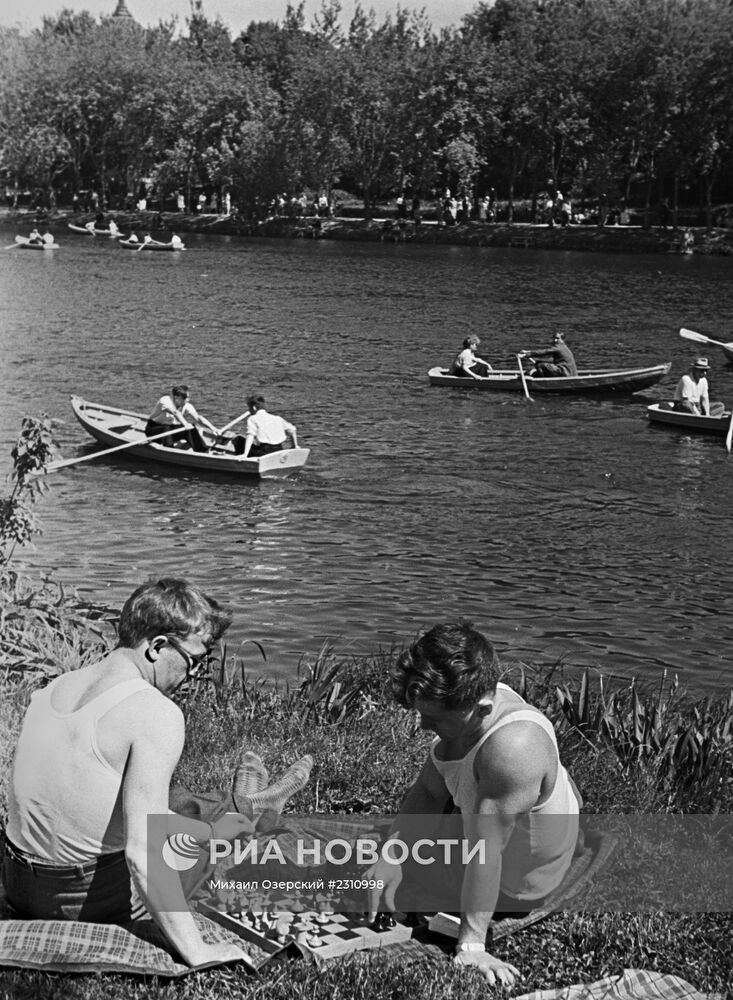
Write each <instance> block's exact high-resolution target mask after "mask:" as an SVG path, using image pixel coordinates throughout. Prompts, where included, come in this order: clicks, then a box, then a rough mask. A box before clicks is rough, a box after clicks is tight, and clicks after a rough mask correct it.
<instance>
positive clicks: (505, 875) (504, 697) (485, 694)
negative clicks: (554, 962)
mask: <svg viewBox="0 0 733 1000" xmlns="http://www.w3.org/2000/svg"><path fill="white" fill-rule="evenodd" d="M498 669H499V663H498V659H497V656H496V653H495V651H494V648H493V646H492V645H491V643H490V642H489V641H488V639H487V638H486V637H485V636H484V635H483V634H482V633H481V632H478V631H477V630H476V629H474V628H473V626H472V625H471V624H470V623H468V622H465V621H459V622H449V623H447V624H443V625H436V626H435V627H434V628H432V629H430V631H428V632H426V633H425V634H424V635H423V636H422V637H421V638H420V639H418V640H417V641H416V642H415V643H414V644H413V645H412V646H411V647H410V648H409V649H408V650H406V651H405V652H403V653H402V654H401V655H400V657H399V658H398V660H397V663H396V665H395V667H394V669H393V672H392V689H393V692H394V694H395V697H396V698H397V700H398V701H399V702H400V704H402V705H404V706H405V707H406V708H410V709H412V710H414V711H416V712H418V713H419V715H420V727H421V728H422V729H426V730H432V731H433V732H434V733H435V734H436V736H435V739H434V741H433V744H432V747H431V750H430V754H429V756H428V758H427V760H426V762H425V764H424V766H423V768H422V770H421V772H420V774H419V776H418V778H417V781H416V782H415V784H414V785H413V786H412V787H411V788H410V790H409V791H408V793H407V796H406V797H405V799H404V801H403V803H402V806H401V808H400V814H399V816H398V817H397V819H396V820H395V823H394V824H393V828H392V832H391V833H390V837H392V838H396V839H399V838H400V833H401V832H403V831H405V830H408V829H416V830H417V833H418V836H420V837H426V836H430V832H434V833H437V835H438V837H439V836H440V830H441V824H442V825H444V826H445V825H446V824H447V823H448V821H449V820H450V819H451V814H453V817H452V819H453V822H454V823H455V818H456V817H455V813H456V812H457V813H459V814H460V824H461V828H462V835H463V837H464V838H465V839H466V841H468V842H470V843H478V842H479V841H480V842H482V844H483V847H484V852H483V857H481V856H480V855H479V854H475V855H474V856H473V857H471V858H470V859H469V860H468V861H467V862H466V863H465V865H459V866H458V867H456V866H451V867H449V868H447V869H444V874H443V875H442V876H437V875H436V868H435V867H433V868H432V869H431V870H430V872H429V874H426V868H425V867H422V868H420V869H419V870H418V868H419V866H416V865H414V864H412V865H408V864H405V865H399V864H396V863H390V862H389V861H387V860H380V861H379V862H378V863H377V865H375V866H374V867H373V868H372V869H370V872H369V874H368V877H369V878H370V879H372V878H373V879H375V880H382V882H383V883H384V886H385V888H384V890H383V894H384V902H385V904H386V908H387V909H395V908H397V909H400V910H418V909H420V908H422V909H423V910H425V909H435V908H436V907H434V906H433V907H430V906H429V905H427V906H422V907H421V905H420V903H419V900H421V899H422V900H423V902H427V903H428V904H429V898H428V897H427V896H426V893H427V894H428V895H429V893H430V891H431V889H430V888H429V887H430V886H431V885H432V886H433V887H435V886H437V882H436V881H433V882H432V883H431V881H430V880H431V879H433V880H435V879H436V878H438V877H440V878H442V879H443V882H444V883H445V886H447V889H445V887H443V888H442V889H441V891H447V892H449V893H450V894H451V895H452V896H453V898H454V899H455V906H454V907H453V909H454V910H455V911H457V912H460V924H459V927H458V941H457V945H456V953H455V961H456V962H457V963H458V964H460V965H474V966H476V967H477V968H478V969H479V970H480V971H481V972H482V973H483V974H484V975H485V976H486V978H487V979H488V981H489V983H491V984H492V985H494V984H495V983H503V984H504V985H507V986H511V985H512V984H513V983H514V982H515V979H516V977H517V976H518V975H519V973H518V970H517V969H516V968H515V967H514V966H513V965H510V964H509V963H508V962H504V961H502V960H501V959H499V958H496V957H495V956H493V955H491V954H489V952H488V951H487V950H486V944H487V935H488V932H489V927H490V923H491V920H492V917H493V919H495V920H496V919H501V917H505V916H508V915H516V914H518V913H523V914H525V913H527V912H528V911H530V910H532V909H534V908H535V907H537V906H538V905H540V904H541V902H542V901H543V900H544V898H545V897H546V896H547V895H548V893H550V892H551V891H552V890H554V889H556V888H557V886H558V885H559V884H560V882H561V881H562V879H563V877H564V875H565V873H566V872H567V869H568V868H569V866H570V862H571V861H572V858H573V853H574V851H575V846H576V842H577V837H578V813H579V806H580V801H579V799H580V797H579V794H578V793H577V791H576V789H575V786H574V785H573V783H572V781H571V779H570V778H569V776H568V773H567V771H566V770H565V768H564V767H563V765H562V764H561V763H560V758H559V754H558V748H557V741H556V739H555V733H554V730H553V727H552V724H551V723H550V722H549V721H548V719H547V718H546V717H545V716H544V715H543V714H542V713H541V712H540V711H539V710H538V709H536V708H533V707H532V706H530V705H528V704H527V703H526V702H525V701H524V700H523V699H522V698H521V697H520V696H519V695H518V694H517V693H516V692H515V691H513V690H512V689H511V688H510V687H508V686H507V685H506V684H503V683H501V682H500V681H498ZM431 827H432V830H431ZM436 842H438V843H439V842H440V841H439V840H437V841H436ZM435 891H436V892H437V889H436V890H435ZM381 895H382V891H380V890H379V889H375V890H372V891H370V910H371V911H372V912H376V911H377V910H379V909H380V906H379V899H380V896H381ZM416 900H417V901H418V902H417V903H416ZM382 908H385V907H384V906H383V907H382Z"/></svg>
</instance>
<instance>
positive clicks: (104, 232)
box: [67, 222, 122, 240]
mask: <svg viewBox="0 0 733 1000" xmlns="http://www.w3.org/2000/svg"><path fill="white" fill-rule="evenodd" d="M67 225H68V227H69V229H71V230H72V232H75V233H86V235H87V236H111V237H112V239H113V240H116V239H119V237H121V236H122V233H121V232H120V230H119V229H115V230H114V231H113V230H110V229H97V227H96V226H95V227H94V228H93V229H90V228H89V227H88V226H75V225H74V223H73V222H68V223H67Z"/></svg>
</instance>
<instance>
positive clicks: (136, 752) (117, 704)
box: [3, 578, 313, 966]
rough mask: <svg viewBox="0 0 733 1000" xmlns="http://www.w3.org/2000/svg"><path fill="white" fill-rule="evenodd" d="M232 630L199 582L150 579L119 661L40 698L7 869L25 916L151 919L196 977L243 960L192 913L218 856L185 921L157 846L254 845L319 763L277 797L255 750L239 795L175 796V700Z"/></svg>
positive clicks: (18, 781) (292, 776) (27, 738)
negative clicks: (257, 833) (157, 824)
mask: <svg viewBox="0 0 733 1000" xmlns="http://www.w3.org/2000/svg"><path fill="white" fill-rule="evenodd" d="M230 622H231V615H230V614H229V613H228V612H227V611H226V610H225V609H224V608H222V607H221V606H220V605H219V604H218V603H217V601H215V600H214V599H213V598H211V597H209V596H208V595H206V594H204V593H203V592H202V591H201V590H199V589H198V588H197V587H194V586H192V585H191V584H190V583H188V582H187V581H185V580H180V579H174V578H167V579H162V580H157V581H151V582H149V583H146V584H143V585H142V586H140V587H138V588H137V590H135V592H134V593H133V594H132V595H131V596H130V598H129V599H128V600H127V602H126V603H125V606H124V607H123V609H122V613H121V615H120V621H119V627H118V634H119V645H118V646H117V648H116V649H114V650H112V652H110V653H109V654H108V655H107V656H105V657H104V658H103V659H102V660H101V661H99V662H98V663H94V664H92V665H91V666H87V667H83V668H80V669H78V670H72V671H69V672H68V673H63V674H61V676H60V677H57V678H56V679H55V680H53V681H52V682H51V683H50V684H48V685H47V686H46V687H45V688H42V689H39V690H37V691H36V692H35V694H34V695H33V697H32V699H31V703H30V706H29V708H28V710H27V713H26V716H25V719H24V722H23V726H22V729H21V733H20V737H19V739H18V745H17V749H16V754H15V760H14V764H13V770H12V776H11V780H10V788H9V797H8V813H9V819H8V826H7V833H6V842H5V852H4V859H3V862H4V863H3V869H4V884H5V889H6V892H7V896H8V900H9V901H10V903H11V904H12V906H13V907H14V908H15V909H16V910H17V911H18V912H19V913H20V914H21V915H22V916H23V917H28V918H31V919H49V920H59V919H61V920H82V921H92V922H100V923H126V922H128V921H129V920H133V919H135V918H137V917H138V916H145V915H146V911H147V913H148V914H150V915H151V916H152V917H153V918H154V919H155V920H156V922H157V923H158V924H159V926H160V928H161V929H162V930H163V932H164V933H165V935H166V937H167V938H168V940H169V941H170V943H171V945H172V946H173V947H174V948H175V950H176V951H177V952H178V953H179V954H180V956H181V957H182V959H183V960H184V961H185V962H187V963H188V964H189V965H192V966H194V965H200V964H203V963H205V962H226V961H231V960H234V959H237V958H241V957H242V949H241V948H240V947H239V946H238V945H233V944H223V943H219V944H213V945H210V944H205V943H204V941H203V940H202V938H201V936H200V933H199V930H198V928H197V926H196V923H195V922H194V919H193V916H192V914H191V912H190V910H189V909H188V906H187V905H186V900H188V899H190V898H191V894H192V892H193V891H194V890H195V889H196V888H197V886H198V885H199V884H200V882H201V880H202V878H205V877H207V875H208V874H209V871H210V869H209V867H208V851H206V850H205V851H204V852H203V859H202V864H201V867H200V868H199V870H198V871H195V870H194V871H184V872H181V875H180V879H181V883H180V885H179V888H180V890H181V897H180V898H181V905H180V906H179V907H178V908H177V909H174V908H173V907H171V906H170V904H168V905H166V901H167V900H168V899H170V897H171V892H170V886H169V883H170V880H171V877H172V876H171V873H170V871H166V870H164V869H163V865H162V863H156V862H155V858H156V855H153V854H152V853H150V850H151V849H156V848H157V844H154V843H153V841H150V844H152V845H153V847H152V848H151V847H150V846H149V840H150V836H151V830H153V831H154V827H152V826H151V825H150V824H151V820H150V817H158V816H159V817H160V819H161V823H162V824H164V826H163V829H162V837H163V842H164V843H165V837H166V833H167V835H168V836H170V835H171V834H175V835H176V838H177V842H178V843H179V844H181V846H182V847H183V846H185V847H186V848H188V849H189V850H193V851H195V852H197V853H198V849H199V847H204V848H206V847H208V842H209V840H210V839H212V838H216V839H222V840H234V839H235V838H237V837H247V836H249V835H251V834H252V832H253V831H254V830H255V829H256V827H257V823H258V822H259V817H260V816H261V815H262V814H263V812H266V811H268V812H270V813H273V812H274V813H276V814H277V813H279V812H281V811H282V808H283V805H284V803H285V802H286V801H287V799H288V798H289V796H290V795H292V794H293V793H294V792H295V791H297V790H299V789H300V788H302V787H304V785H305V784H306V781H307V780H308V777H309V773H310V768H311V766H312V763H313V761H312V759H311V758H310V757H304V758H303V759H302V760H300V761H297V762H296V763H295V764H294V765H292V766H291V767H290V768H289V769H288V771H287V772H286V773H285V775H283V777H282V778H281V779H280V780H279V781H276V782H274V783H273V784H272V785H270V786H269V787H266V786H267V780H268V776H267V773H266V771H265V769H264V765H263V764H262V761H261V760H260V758H259V757H258V756H257V755H256V754H252V753H250V752H248V751H247V752H244V753H243V754H242V755H241V756H240V763H239V766H238V768H237V771H236V773H235V777H234V782H233V785H232V787H231V788H229V789H224V790H223V791H215V792H209V793H207V794H205V795H201V796H195V795H191V794H190V793H188V792H186V791H185V790H183V789H180V790H173V791H171V793H170V797H169V786H170V781H171V776H172V774H173V772H174V770H175V768H176V766H177V764H178V760H179V758H180V756H181V752H182V750H183V744H184V736H185V721H184V717H183V713H182V712H181V710H180V708H179V707H178V706H177V705H176V704H175V703H174V702H173V701H172V700H171V696H172V695H173V693H174V692H175V691H176V690H177V689H178V688H180V687H181V685H183V684H184V683H186V681H187V680H190V679H191V678H193V677H195V676H197V674H198V672H199V671H200V670H201V668H202V666H203V665H204V663H205V660H206V657H207V655H208V652H209V649H210V647H211V645H212V644H213V643H214V642H215V641H216V640H217V639H218V638H219V637H220V636H221V635H222V634H223V633H224V631H225V630H226V629H227V628H228V626H229V624H230ZM169 805H170V806H172V807H173V808H176V807H177V808H178V812H179V813H183V815H177V814H176V813H173V812H170V810H169ZM232 807H234V809H235V812H234V813H232V812H230V811H229V810H231V809H232ZM166 817H167V818H166ZM268 819H269V817H268ZM153 836H154V834H153ZM181 837H183V838H185V841H183V842H181V840H180V839H178V838H181ZM169 846H172V844H171V842H170V841H169ZM163 850H165V848H163ZM157 857H158V858H160V857H161V855H160V854H157ZM163 857H165V854H163ZM174 878H175V882H176V884H178V879H177V876H175V877H174Z"/></svg>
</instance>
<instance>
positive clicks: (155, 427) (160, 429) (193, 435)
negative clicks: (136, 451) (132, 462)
mask: <svg viewBox="0 0 733 1000" xmlns="http://www.w3.org/2000/svg"><path fill="white" fill-rule="evenodd" d="M166 431H170V432H171V433H170V434H169V435H168V437H164V438H161V439H160V441H158V442H157V443H158V444H163V445H166V447H171V445H172V444H173V442H174V441H185V442H186V444H187V445H188V447H189V448H193V450H194V451H208V450H209V446H208V445H207V443H206V442H205V441H204V439H203V436H202V434H201V431H200V430H199V429H198V427H190V428H186V427H181V428H180V429H176V428H175V427H170V426H169V425H168V424H158V423H156V422H155V421H154V420H148V422H147V424H146V425H145V435H146V437H155V436H156V435H157V434H165V432H166Z"/></svg>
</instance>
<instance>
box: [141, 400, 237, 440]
mask: <svg viewBox="0 0 733 1000" xmlns="http://www.w3.org/2000/svg"><path fill="white" fill-rule="evenodd" d="M177 427H180V428H181V429H180V430H178V431H176V430H173V432H172V433H171V435H170V438H169V440H168V441H165V442H161V443H165V444H171V445H173V446H174V447H175V442H178V441H183V442H185V443H186V444H187V445H188V447H190V448H193V450H194V451H208V450H209V446H208V444H207V443H206V441H205V440H204V438H203V435H202V434H201V431H200V430H199V428H200V427H206V428H207V429H208V430H210V431H211V432H212V433H213V434H214V435H215V436H218V434H219V431H218V430H217V428H216V427H214V425H213V424H212V423H211V422H210V421H209V420H207V419H206V417H204V416H202V415H201V414H200V413H199V412H198V411H197V410H196V407H195V406H194V405H193V403H192V402H191V401H190V399H189V390H188V386H187V385H183V384H180V385H174V386H173V388H172V389H171V391H170V395H165V396H161V397H160V399H159V400H158V402H157V403H156V404H155V408H154V409H153V412H152V413H151V414H150V416H149V417H148V422H147V424H146V425H145V435H146V437H155V436H156V435H157V434H163V433H165V431H166V430H167V429H168V428H171V429H174V428H177Z"/></svg>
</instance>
